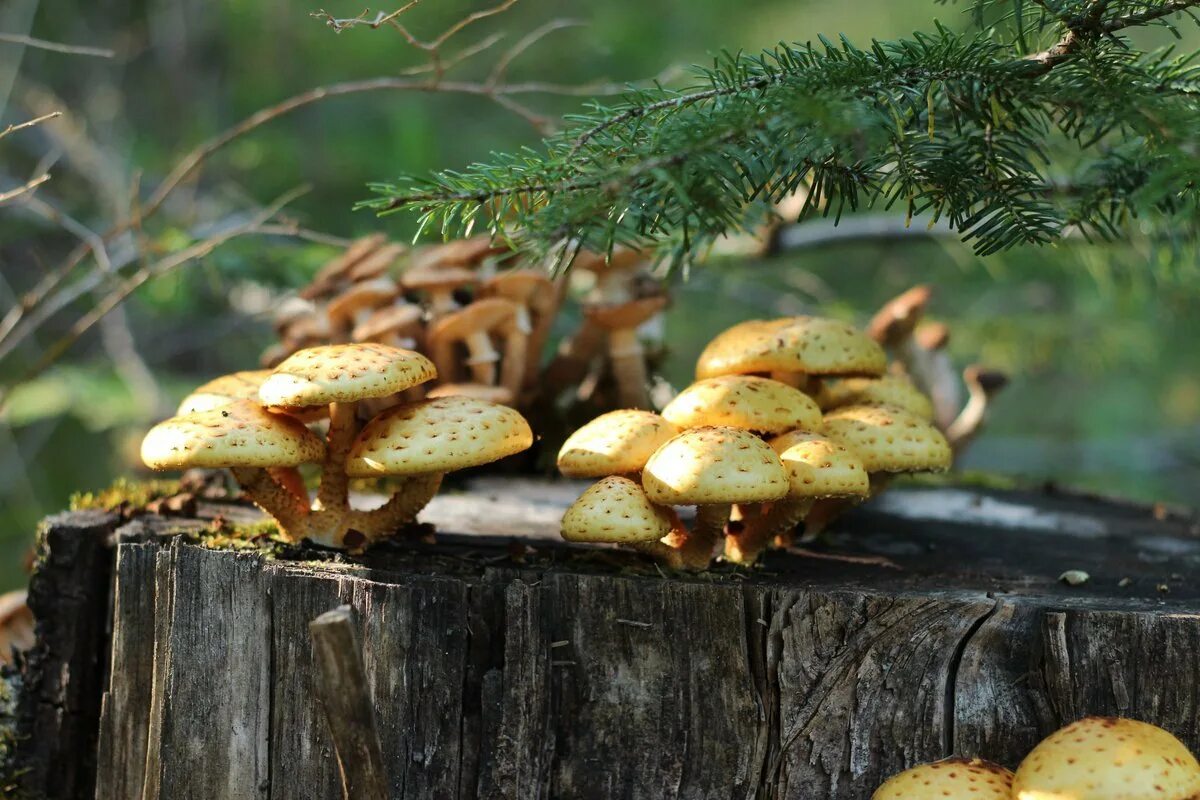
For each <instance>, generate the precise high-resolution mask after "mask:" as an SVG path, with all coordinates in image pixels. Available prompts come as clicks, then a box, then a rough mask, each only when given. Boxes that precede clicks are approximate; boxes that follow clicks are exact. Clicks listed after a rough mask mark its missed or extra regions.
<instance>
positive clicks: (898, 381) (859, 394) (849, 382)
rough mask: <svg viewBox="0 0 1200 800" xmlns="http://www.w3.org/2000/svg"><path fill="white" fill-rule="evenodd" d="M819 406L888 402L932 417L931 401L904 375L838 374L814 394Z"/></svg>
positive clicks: (834, 406) (865, 404) (923, 415)
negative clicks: (874, 376) (853, 376)
mask: <svg viewBox="0 0 1200 800" xmlns="http://www.w3.org/2000/svg"><path fill="white" fill-rule="evenodd" d="M817 402H818V403H819V404H820V406H821V408H822V410H825V411H829V410H831V409H835V408H841V407H842V406H874V405H889V406H896V407H897V408H903V409H904V410H905V411H911V412H912V413H913V414H916V415H917V416H918V417H920V418H921V419H924V420H929V421H932V420H933V403H931V402H930V401H929V398H928V397H926V396H925V395H924V394H923V393H922V392H921V390H920V389H918V388H917V387H916V386H915V385H914V384H913V382H912V380H910V379H909V377H908V376H907V375H884V376H882V377H879V378H841V379H839V380H836V381H831V382H828V383H825V384H823V385H822V386H821V391H820V392H819V393H818V394H817Z"/></svg>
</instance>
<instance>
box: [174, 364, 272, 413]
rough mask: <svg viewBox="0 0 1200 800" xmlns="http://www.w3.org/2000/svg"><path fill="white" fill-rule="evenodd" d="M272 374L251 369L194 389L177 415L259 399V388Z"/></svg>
mask: <svg viewBox="0 0 1200 800" xmlns="http://www.w3.org/2000/svg"><path fill="white" fill-rule="evenodd" d="M270 374H271V370H269V369H251V370H244V371H242V372H232V373H230V374H228V375H222V376H221V377H219V378H214V379H212V380H211V381H209V382H208V383H203V384H201V385H199V386H197V387H196V388H195V389H193V390H192V393H191V394H189V395H188V396H187V397H185V398H183V401H182V402H181V403H180V404H179V410H177V411H176V412H175V413H176V414H178V415H183V414H192V413H194V412H196V411H208V410H209V409H213V408H220V407H221V406H224V405H228V404H229V403H231V402H232V401H234V400H250V399H257V398H258V388H259V387H260V386H262V384H263V381H265V380H266V379H267V376H269V375H270Z"/></svg>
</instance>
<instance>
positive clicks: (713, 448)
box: [642, 427, 788, 569]
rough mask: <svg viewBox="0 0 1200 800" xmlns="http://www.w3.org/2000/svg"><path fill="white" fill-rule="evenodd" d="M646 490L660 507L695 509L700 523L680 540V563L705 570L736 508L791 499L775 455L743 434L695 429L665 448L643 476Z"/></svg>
mask: <svg viewBox="0 0 1200 800" xmlns="http://www.w3.org/2000/svg"><path fill="white" fill-rule="evenodd" d="M642 488H644V489H645V490H646V495H647V497H649V498H650V500H651V502H654V503H657V504H659V505H669V506H678V505H695V506H696V522H695V525H694V526H693V527H692V530H691V532H690V533H689V534H687V535H686V536H683V537H680V538H681V541H679V542H678V543H677V545H676V546H677V549H679V550H680V558H679V561H680V563H681V564H682V565H683V566H684V567H685V568H688V569H705V568H707V567H708V565H709V562H710V561H711V560H712V552H713V547H714V546H715V545H716V543H717V542H718V541H719V540H720V538H721V535H722V534H723V533H724V531H725V525H726V523H728V522H729V516H730V512H731V510H732V506H733V504H734V503H763V502H769V501H772V500H779V499H781V498H783V497H784V495H786V494H787V491H788V476H787V471H786V470H785V469H784V468H783V464H782V463H781V462H780V460H779V456H777V455H776V454H775V451H774V450H772V449H771V448H770V446H768V445H767V443H766V442H764V441H763V440H762V439H760V438H758V437H757V436H755V435H754V434H752V433H750V432H749V431H745V430H742V429H741V428H728V427H713V428H693V429H691V430H687V431H684V432H683V433H680V434H679V435H677V436H675V437H674V438H672V439H670V440H669V441H667V442H666V444H664V445H662V446H661V447H659V448H658V450H656V451H655V452H654V454H653V455H652V456H650V460H649V461H647V462H646V466H645V469H644V470H643V471H642Z"/></svg>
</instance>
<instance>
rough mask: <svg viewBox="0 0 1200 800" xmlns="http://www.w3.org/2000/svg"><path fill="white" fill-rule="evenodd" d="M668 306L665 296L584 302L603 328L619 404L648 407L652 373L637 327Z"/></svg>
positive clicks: (592, 320)
mask: <svg viewBox="0 0 1200 800" xmlns="http://www.w3.org/2000/svg"><path fill="white" fill-rule="evenodd" d="M666 306H667V298H666V296H656V297H643V298H640V299H637V300H630V301H628V302H624V303H615V304H606V305H587V306H584V309H583V315H584V317H585V318H586V319H587V321H588V322H590V323H592V324H593V325H595V326H596V327H597V328H599V329H600V330H602V331H604V333H605V336H606V337H607V341H608V359H609V363H610V364H611V365H612V374H613V380H614V381H615V382H616V384H617V404H618V405H622V406H626V407H628V408H649V407H650V394H649V389H648V382H649V376H648V375H647V374H646V353H645V350H644V349H643V348H642V342H641V340H640V339H638V328H639V327H641V326H642V325H643V324H644V323H646V322H648V321H649V320H650V319H651V318H652V317H654V316H655V315H656V314H658V313H659V312H660V311H662V310H663V309H664V308H666Z"/></svg>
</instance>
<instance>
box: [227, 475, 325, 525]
mask: <svg viewBox="0 0 1200 800" xmlns="http://www.w3.org/2000/svg"><path fill="white" fill-rule="evenodd" d="M230 471H231V472H232V473H233V477H234V479H235V480H236V481H237V482H238V485H240V486H241V487H242V489H243V490H244V491H245V492H246V496H247V497H249V498H250V499H251V500H253V501H254V503H255V505H257V506H258V507H259V508H261V509H262V510H263V511H266V512H267V513H268V514H270V515H271V516H272V517H274V518H275V521H276V522H278V523H279V528H280V531H281V532H282V533H283V534H284V535H285V536H286V537H288V538H289V539H291V540H292V541H296V542H298V541H300V539H302V538H304V534H305V528H306V527H307V526H306V522H307V516H308V514H307V510H306V509H302V508H301V507H300V505H299V504H298V503H297V502H296V497H295V495H293V494H292V493H291V492H290V491H288V490H287V489H285V488H283V487H282V486H280V485H279V484H278V483H276V482H275V480H274V479H273V478H272V477H271V476H270V474H269V473H268V472H267V470H265V469H263V468H262V467H233V468H231V470H230Z"/></svg>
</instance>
